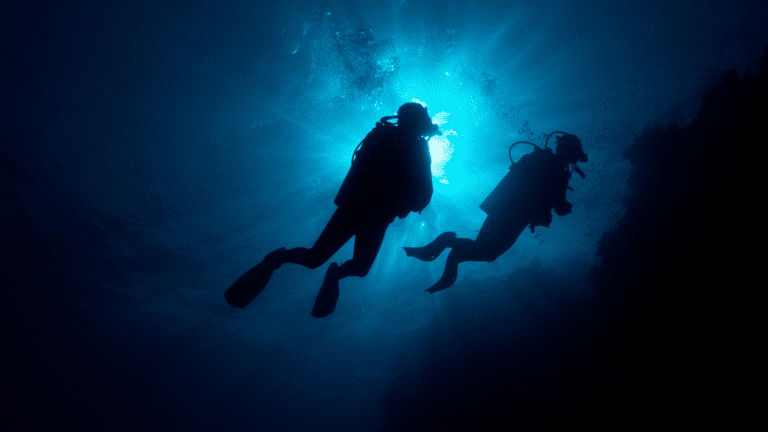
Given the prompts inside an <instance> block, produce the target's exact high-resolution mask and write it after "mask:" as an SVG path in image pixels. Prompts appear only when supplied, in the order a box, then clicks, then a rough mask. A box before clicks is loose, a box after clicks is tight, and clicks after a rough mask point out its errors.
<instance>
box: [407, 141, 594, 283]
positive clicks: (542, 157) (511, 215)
mask: <svg viewBox="0 0 768 432" xmlns="http://www.w3.org/2000/svg"><path fill="white" fill-rule="evenodd" d="M550 135H551V134H550ZM557 142H558V145H557V153H553V152H552V150H551V149H543V150H542V149H539V148H538V147H536V151H534V152H533V153H531V154H527V155H525V156H523V157H522V158H520V161H519V162H518V163H516V164H514V163H513V164H512V167H511V168H510V173H508V174H507V176H505V177H504V179H503V180H502V181H501V182H500V183H499V184H498V185H497V186H496V188H495V189H494V190H493V191H492V192H491V194H490V195H488V197H487V198H486V199H485V200H484V201H483V203H482V204H480V208H481V209H482V210H483V211H485V212H486V213H487V214H488V217H487V218H486V219H485V222H483V226H482V227H481V228H480V232H479V233H478V235H477V238H476V239H475V240H471V239H467V238H457V237H456V233H454V232H445V233H443V234H440V235H439V236H438V237H437V238H436V239H435V240H434V241H432V243H430V244H428V245H426V246H424V247H420V248H411V247H405V248H404V249H405V253H406V255H408V256H412V257H415V258H418V259H420V260H422V261H432V260H434V259H435V258H437V257H438V256H439V255H440V254H441V253H442V252H443V250H445V249H446V248H451V253H450V254H449V255H448V259H447V261H446V264H445V271H444V272H443V276H442V277H441V278H440V280H439V281H438V282H437V283H435V284H434V285H432V286H431V287H430V288H429V289H427V291H428V292H429V293H430V294H431V293H435V292H437V291H441V290H444V289H446V288H448V287H450V286H451V285H453V283H454V282H455V281H456V276H457V274H458V267H459V263H461V262H465V261H485V262H492V261H495V260H496V258H498V257H499V256H501V255H502V254H503V253H504V252H506V251H507V250H509V248H510V247H512V245H513V244H514V243H515V241H516V240H517V238H518V237H519V236H520V234H521V233H522V232H523V230H524V229H525V227H526V226H528V225H530V226H531V230H533V227H534V226H545V227H549V224H550V222H552V213H551V211H552V209H554V210H555V213H557V214H558V215H559V216H565V215H567V214H569V213H570V212H571V203H569V202H568V201H566V199H565V194H566V190H567V189H569V187H568V181H569V180H570V177H571V170H570V169H569V166H572V167H573V169H574V170H575V171H576V172H578V173H579V174H580V175H581V176H582V177H583V176H584V174H583V172H582V171H581V169H580V168H579V167H578V165H576V163H577V162H586V161H587V155H586V154H585V153H584V151H583V150H582V147H581V141H580V140H579V139H578V137H576V136H575V135H570V134H565V135H563V136H561V137H558V138H557Z"/></svg>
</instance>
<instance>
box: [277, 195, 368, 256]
mask: <svg viewBox="0 0 768 432" xmlns="http://www.w3.org/2000/svg"><path fill="white" fill-rule="evenodd" d="M355 225H356V223H355V220H354V215H353V214H352V212H350V211H348V210H347V209H341V208H339V209H337V210H336V212H335V213H334V214H333V216H331V220H330V221H328V225H326V226H325V229H323V232H322V233H320V236H319V237H318V238H317V241H315V244H314V246H312V248H311V249H307V248H303V247H298V248H293V249H285V248H281V249H282V250H281V249H278V250H276V251H274V252H272V253H274V254H276V256H275V261H276V263H278V266H277V267H280V265H282V264H283V263H293V264H299V265H303V266H304V267H308V268H311V269H316V268H318V267H320V266H321V265H323V264H324V263H325V262H326V261H328V260H329V259H330V258H331V257H332V256H333V254H335V253H336V252H337V251H338V250H339V249H341V247H342V246H344V244H345V243H347V242H348V241H349V239H351V238H352V236H353V235H354V234H355Z"/></svg>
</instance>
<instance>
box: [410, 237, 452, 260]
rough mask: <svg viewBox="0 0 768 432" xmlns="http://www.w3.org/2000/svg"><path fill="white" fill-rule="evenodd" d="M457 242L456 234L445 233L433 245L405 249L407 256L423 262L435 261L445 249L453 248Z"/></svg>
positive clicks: (433, 241)
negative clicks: (455, 241)
mask: <svg viewBox="0 0 768 432" xmlns="http://www.w3.org/2000/svg"><path fill="white" fill-rule="evenodd" d="M454 240H456V233H455V232H450V231H449V232H444V233H442V234H440V235H439V236H437V238H436V239H434V240H432V243H430V244H428V245H426V246H422V247H403V249H405V254H406V255H408V256H409V257H414V258H417V259H420V260H422V261H434V260H435V258H437V257H438V256H440V254H441V253H443V251H444V250H445V248H449V247H453V246H452V244H453V243H454Z"/></svg>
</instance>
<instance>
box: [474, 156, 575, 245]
mask: <svg viewBox="0 0 768 432" xmlns="http://www.w3.org/2000/svg"><path fill="white" fill-rule="evenodd" d="M570 175H571V174H570V171H569V170H568V169H567V167H565V166H564V165H563V164H562V163H561V162H560V161H559V160H558V157H557V156H556V155H555V154H554V153H553V152H552V149H549V148H547V149H541V148H540V147H538V146H534V151H533V153H529V154H526V155H525V156H523V157H521V158H520V160H519V161H518V162H517V163H515V162H512V164H511V165H510V167H509V172H508V173H507V174H506V175H505V176H504V178H503V179H502V180H501V182H499V184H498V185H497V186H496V187H495V188H494V189H493V191H491V193H490V194H489V195H488V197H486V198H485V200H483V202H482V203H481V204H480V209H481V210H483V211H484V212H485V213H487V214H488V215H495V216H503V215H509V216H510V217H512V216H513V215H514V216H519V215H522V216H523V217H524V218H526V219H527V220H528V222H529V223H530V225H531V230H532V231H533V227H534V226H545V227H548V226H549V223H550V222H551V220H552V213H551V211H552V208H553V207H555V206H558V207H563V206H567V204H564V203H567V202H566V201H565V193H566V189H567V188H568V181H569V179H570Z"/></svg>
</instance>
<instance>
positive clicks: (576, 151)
mask: <svg viewBox="0 0 768 432" xmlns="http://www.w3.org/2000/svg"><path fill="white" fill-rule="evenodd" d="M555 152H556V153H557V154H558V155H560V156H561V157H562V158H563V159H565V161H566V163H569V164H572V163H576V162H586V161H587V154H586V153H584V149H582V147H581V141H580V140H579V138H578V137H577V136H576V135H571V134H563V135H561V136H558V137H557V149H556V150H555Z"/></svg>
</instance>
